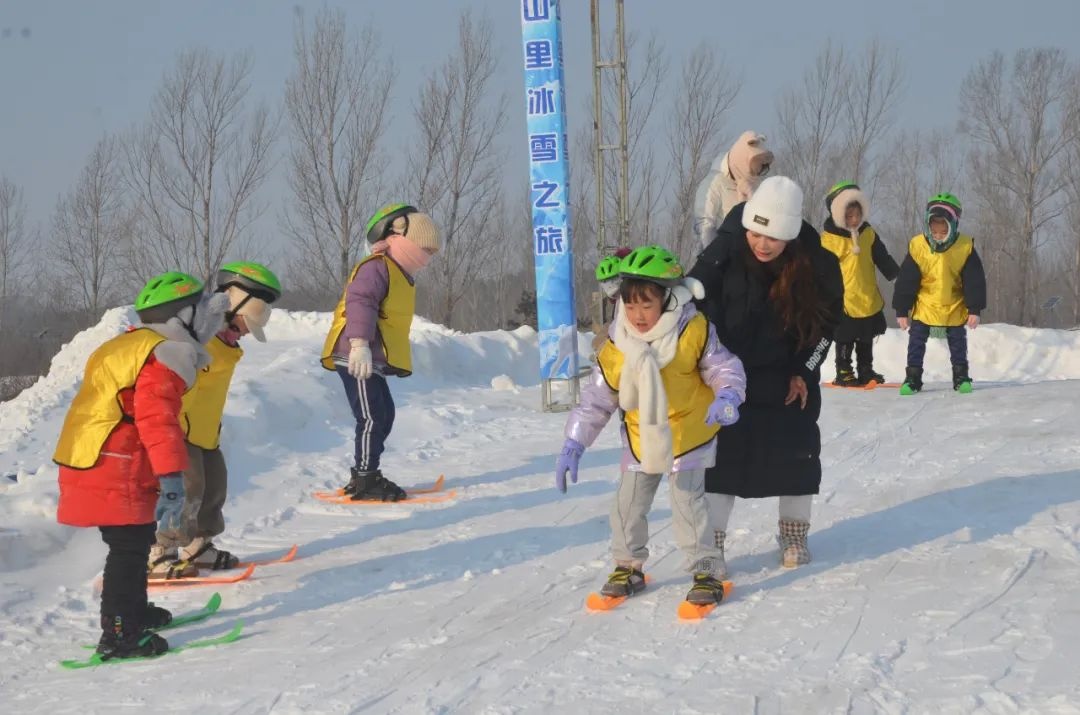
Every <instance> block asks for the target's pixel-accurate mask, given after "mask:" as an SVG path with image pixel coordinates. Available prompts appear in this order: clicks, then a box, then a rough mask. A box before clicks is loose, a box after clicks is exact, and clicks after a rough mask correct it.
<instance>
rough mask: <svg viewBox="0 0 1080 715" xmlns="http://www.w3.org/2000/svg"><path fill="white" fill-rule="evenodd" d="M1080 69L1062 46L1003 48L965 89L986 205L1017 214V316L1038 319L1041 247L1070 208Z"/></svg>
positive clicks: (1079, 128)
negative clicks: (1067, 193) (1070, 153)
mask: <svg viewBox="0 0 1080 715" xmlns="http://www.w3.org/2000/svg"><path fill="white" fill-rule="evenodd" d="M1077 82H1080V74H1078V72H1077V69H1076V67H1074V66H1073V65H1072V64H1070V63H1069V62H1068V61H1067V59H1066V56H1065V53H1064V52H1063V51H1061V50H1057V49H1035V50H1020V51H1018V52H1017V53H1016V54H1015V55H1014V57H1013V59H1012V61H1011V62H1008V61H1006V59H1005V57H1004V56H1003V55H1002V54H1001V53H1000V52H995V53H994V54H993V55H991V57H990V58H989V59H987V60H984V61H983V62H980V63H979V64H978V65H977V66H976V67H975V69H973V70H972V71H971V72H970V73H969V74H968V76H967V79H966V80H965V82H964V86H963V88H962V90H961V110H962V115H963V117H964V120H963V121H962V122H961V130H962V131H963V132H965V133H966V134H967V135H968V136H970V137H971V139H972V141H973V142H974V147H973V150H972V168H973V172H974V174H975V176H977V177H979V179H980V180H979V183H978V185H979V186H980V187H981V189H982V195H983V204H984V205H989V206H993V207H999V208H1000V207H1003V206H1010V207H1012V209H1013V210H1014V211H1015V212H1016V214H1015V216H1016V223H1017V224H1018V225H1017V227H1016V233H1015V240H1014V241H1013V242H1012V243H1013V246H1014V256H1013V257H1014V259H1015V263H1014V266H1013V267H1012V270H1013V271H1014V275H1015V276H1016V278H1017V288H1016V291H1015V295H1013V296H1011V298H1012V300H1013V301H1015V305H1016V319H1017V321H1018V322H1021V323H1023V324H1027V325H1031V324H1033V323H1034V321H1035V319H1036V310H1037V306H1038V300H1037V296H1038V285H1037V277H1038V253H1039V251H1040V249H1041V248H1042V247H1043V246H1044V245H1046V236H1045V235H1044V233H1045V229H1047V228H1048V226H1049V225H1050V224H1051V223H1052V222H1053V221H1055V220H1056V219H1057V218H1058V217H1059V216H1060V215H1061V212H1062V210H1063V201H1062V200H1061V199H1062V197H1061V194H1062V192H1063V191H1064V190H1065V186H1066V182H1065V178H1064V172H1063V162H1064V159H1065V154H1066V151H1067V150H1068V148H1069V146H1070V145H1071V144H1072V143H1073V142H1074V141H1076V139H1077V136H1078V135H1080V121H1078V115H1080V106H1078V103H1077V102H1075V101H1072V97H1073V94H1074V92H1075V86H1076V83H1077Z"/></svg>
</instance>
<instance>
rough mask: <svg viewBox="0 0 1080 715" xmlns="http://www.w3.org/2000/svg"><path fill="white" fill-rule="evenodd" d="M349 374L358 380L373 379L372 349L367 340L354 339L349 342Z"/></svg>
mask: <svg viewBox="0 0 1080 715" xmlns="http://www.w3.org/2000/svg"><path fill="white" fill-rule="evenodd" d="M349 345H350V346H351V347H350V348H349V374H350V375H352V376H353V377H355V378H356V379H357V380H366V379H368V378H369V377H371V373H372V370H373V368H372V364H371V348H369V347H368V343H367V341H366V340H363V339H362V338H353V339H352V340H350V341H349Z"/></svg>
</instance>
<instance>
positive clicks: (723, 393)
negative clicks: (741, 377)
mask: <svg viewBox="0 0 1080 715" xmlns="http://www.w3.org/2000/svg"><path fill="white" fill-rule="evenodd" d="M738 403H739V394H738V393H737V392H735V391H734V390H729V389H726V388H725V389H723V390H720V392H717V393H716V399H715V400H713V401H712V404H711V405H709V410H708V412H706V413H705V424H707V425H720V426H721V427H727V426H729V425H733V424H735V423H736V422H738V421H739V408H738Z"/></svg>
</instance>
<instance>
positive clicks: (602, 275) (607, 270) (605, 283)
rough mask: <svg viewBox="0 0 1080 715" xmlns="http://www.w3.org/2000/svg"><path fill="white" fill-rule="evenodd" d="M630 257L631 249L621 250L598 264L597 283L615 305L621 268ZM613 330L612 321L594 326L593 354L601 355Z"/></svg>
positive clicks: (606, 297)
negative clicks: (601, 350) (625, 259)
mask: <svg viewBox="0 0 1080 715" xmlns="http://www.w3.org/2000/svg"><path fill="white" fill-rule="evenodd" d="M628 255H630V249H629V248H619V249H617V250H616V251H615V253H613V254H611V255H610V256H606V257H604V258H602V259H601V260H600V262H599V263H598V264H596V282H597V283H599V284H600V292H601V293H603V294H604V298H603V299H604V300H605V301H607V302H609V303H610V304H611V305H614V304H615V303H616V301H618V299H619V266H620V265H621V264H622V259H624V258H626V257H627V256H628ZM610 329H611V321H608V322H606V323H594V324H593V333H594V336H593V342H592V348H593V354H594V355H595V354H599V353H600V348H602V347H604V343H605V342H607V339H608V331H609V330H610Z"/></svg>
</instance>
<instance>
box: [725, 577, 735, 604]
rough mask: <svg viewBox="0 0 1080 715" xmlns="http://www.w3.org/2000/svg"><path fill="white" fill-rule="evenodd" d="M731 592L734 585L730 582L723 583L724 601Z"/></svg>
mask: <svg viewBox="0 0 1080 715" xmlns="http://www.w3.org/2000/svg"><path fill="white" fill-rule="evenodd" d="M733 590H735V584H734V583H732V582H731V581H724V599H725V600H726V599H727V597H728V596H730V595H731V592H732V591H733Z"/></svg>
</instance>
